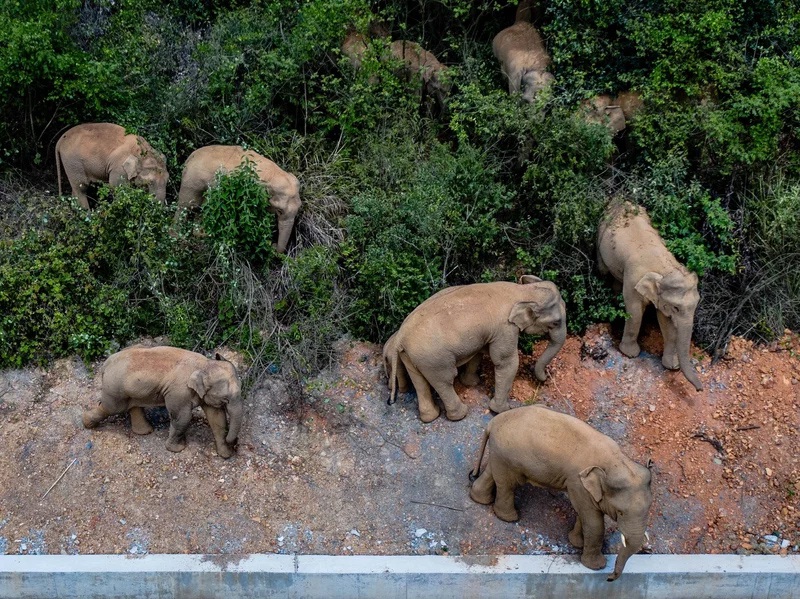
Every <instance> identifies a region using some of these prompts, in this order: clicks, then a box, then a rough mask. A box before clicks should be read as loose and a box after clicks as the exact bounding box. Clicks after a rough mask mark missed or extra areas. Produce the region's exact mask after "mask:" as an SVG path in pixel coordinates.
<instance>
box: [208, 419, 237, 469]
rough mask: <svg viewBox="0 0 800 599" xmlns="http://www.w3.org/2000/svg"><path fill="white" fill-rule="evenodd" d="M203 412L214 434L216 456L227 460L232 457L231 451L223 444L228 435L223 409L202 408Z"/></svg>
mask: <svg viewBox="0 0 800 599" xmlns="http://www.w3.org/2000/svg"><path fill="white" fill-rule="evenodd" d="M203 412H205V414H206V419H207V420H208V425H209V426H210V427H211V432H212V433H214V442H215V443H216V445H217V455H218V456H219V457H221V458H225V459H226V460H227V459H228V458H229V457H231V456H232V455H233V451H232V450H231V448H230V447H229V446H228V444H227V443H226V442H225V435H226V434H227V433H228V421H227V420H226V418H225V410H224V409H223V408H215V407H214V406H203Z"/></svg>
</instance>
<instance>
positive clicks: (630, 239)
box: [597, 202, 703, 391]
mask: <svg viewBox="0 0 800 599" xmlns="http://www.w3.org/2000/svg"><path fill="white" fill-rule="evenodd" d="M597 265H598V269H599V270H600V272H601V273H602V274H608V273H611V275H612V276H613V277H614V278H615V279H616V280H617V281H620V282H621V283H622V297H623V299H624V301H625V310H626V311H627V312H628V314H630V317H629V318H628V320H626V321H625V330H624V332H623V334H622V342H621V343H620V344H619V349H620V351H621V352H622V353H623V354H625V355H626V356H628V357H631V358H635V357H636V356H638V355H639V344H638V343H637V337H638V336H639V328H640V327H641V324H642V315H643V314H644V310H645V308H646V307H647V305H648V304H653V305H655V307H656V313H657V314H658V324H659V326H660V328H661V334H662V335H663V336H664V354H663V356H662V358H661V363H662V364H663V365H664V367H665V368H669V369H671V370H675V369H678V368H680V370H681V372H682V373H683V375H684V376H685V377H686V379H687V380H688V381H689V382H690V383H692V385H694V387H695V389H697V390H698V391H701V390H702V389H703V385H702V383H701V382H700V379H699V378H698V376H697V372H695V370H694V368H693V367H692V362H691V358H690V357H689V349H690V345H691V341H692V327H693V325H694V312H695V309H696V308H697V304H698V302H699V301H700V294H699V293H698V292H697V275H696V274H694V273H693V272H691V271H689V270H688V269H687V268H686V267H685V266H683V264H681V263H680V262H678V261H677V260H676V259H675V257H674V256H673V255H672V253H671V252H670V251H669V250H668V249H667V246H666V245H664V241H663V240H662V239H661V236H660V235H659V234H658V231H656V230H655V229H654V228H653V225H652V224H650V218H649V217H648V216H647V213H646V212H645V210H644V208H641V207H636V206H633V205H632V204H630V203H629V202H614V203H612V204H611V206H610V207H609V209H608V210H607V212H606V215H605V217H604V218H603V221H602V222H601V223H600V227H599V229H598V233H597Z"/></svg>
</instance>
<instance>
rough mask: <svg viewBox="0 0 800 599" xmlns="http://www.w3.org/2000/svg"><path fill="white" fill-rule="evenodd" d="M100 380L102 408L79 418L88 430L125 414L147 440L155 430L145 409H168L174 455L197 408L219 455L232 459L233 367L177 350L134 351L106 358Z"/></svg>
mask: <svg viewBox="0 0 800 599" xmlns="http://www.w3.org/2000/svg"><path fill="white" fill-rule="evenodd" d="M100 377H101V398H100V404H99V405H98V406H97V407H96V408H94V409H93V410H87V411H86V412H84V413H83V426H85V427H86V428H94V427H96V426H97V425H98V424H100V422H102V421H103V420H104V419H105V418H107V417H108V416H111V415H112V414H121V413H122V412H125V411H128V412H130V414H131V428H132V429H133V432H134V433H136V434H137V435H148V434H150V433H152V432H153V427H152V426H150V423H149V422H147V419H146V418H145V415H144V408H146V407H153V406H166V407H167V410H168V411H169V417H170V425H169V438H168V439H167V449H169V450H170V451H176V452H177V451H182V450H183V449H184V448H185V447H186V440H185V437H186V429H187V428H188V427H189V422H190V421H191V419H192V408H194V407H196V406H201V407H202V408H203V411H204V412H205V414H206V418H208V423H209V425H211V430H212V432H213V433H214V440H215V441H216V444H217V454H219V456H220V457H222V458H229V457H231V456H232V455H233V451H232V450H231V445H233V444H234V443H235V442H236V439H237V437H238V436H239V429H240V428H241V425H242V388H241V384H240V382H239V376H238V375H237V374H236V368H235V367H234V366H233V364H231V363H230V362H228V361H227V360H224V359H223V358H221V357H220V355H219V354H217V356H216V359H214V360H210V359H208V358H206V357H205V356H202V355H200V354H198V353H195V352H191V351H188V350H185V349H179V348H177V347H141V346H134V347H129V348H127V349H123V350H122V351H120V352H117V353H116V354H114V355H112V356H110V357H109V358H108V359H107V360H106V361H105V362H104V363H103V366H102V367H101V369H100ZM226 412H227V415H228V418H229V419H230V428H228V426H227V423H226V418H225V413H226ZM226 429H227V435H226Z"/></svg>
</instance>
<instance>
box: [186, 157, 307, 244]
mask: <svg viewBox="0 0 800 599" xmlns="http://www.w3.org/2000/svg"><path fill="white" fill-rule="evenodd" d="M245 159H247V160H248V161H249V162H250V163H252V165H253V168H254V169H255V171H256V173H257V174H258V178H259V179H260V181H261V183H262V185H263V186H264V187H265V188H266V190H267V193H268V194H269V204H270V207H271V210H272V211H273V212H275V213H276V214H277V216H278V243H277V244H276V246H275V249H276V250H277V251H278V252H279V253H285V252H286V246H287V245H288V244H289V235H291V233H292V228H293V227H294V222H295V219H296V218H297V212H298V211H299V210H300V203H301V202H300V182H299V181H298V180H297V177H295V176H294V175H293V174H292V173H287V172H286V171H284V170H283V169H281V168H280V167H279V166H278V165H277V164H275V163H274V162H272V160H269V159H268V158H264V157H263V156H262V155H261V154H257V153H256V152H253V151H252V150H245V149H244V148H242V147H241V146H205V147H202V148H199V149H197V150H195V151H194V152H192V154H191V155H190V156H189V158H188V159H187V160H186V164H185V165H184V167H183V177H182V178H181V189H180V191H179V192H178V206H179V208H184V209H185V208H193V207H197V206H200V205H201V204H202V203H203V195H204V194H205V192H206V190H207V189H208V188H209V186H211V185H213V184H214V178H215V176H216V174H217V172H218V171H221V172H223V173H225V172H231V171H234V170H236V169H237V168H238V167H239V166H241V164H242V162H243V161H244V160H245Z"/></svg>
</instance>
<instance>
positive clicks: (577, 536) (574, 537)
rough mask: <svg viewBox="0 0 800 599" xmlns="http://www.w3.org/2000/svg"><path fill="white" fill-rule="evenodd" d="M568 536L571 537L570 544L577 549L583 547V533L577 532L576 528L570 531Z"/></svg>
mask: <svg viewBox="0 0 800 599" xmlns="http://www.w3.org/2000/svg"><path fill="white" fill-rule="evenodd" d="M567 538H569V542H570V545H572V546H573V547H575V548H577V549H581V548H582V547H583V534H581V533H579V532H577V531H576V530H575V529H574V528H573V529H572V530H571V531H569V535H567Z"/></svg>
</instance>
